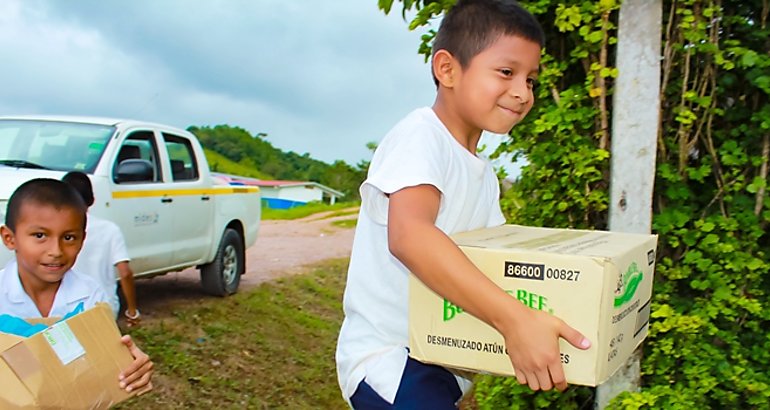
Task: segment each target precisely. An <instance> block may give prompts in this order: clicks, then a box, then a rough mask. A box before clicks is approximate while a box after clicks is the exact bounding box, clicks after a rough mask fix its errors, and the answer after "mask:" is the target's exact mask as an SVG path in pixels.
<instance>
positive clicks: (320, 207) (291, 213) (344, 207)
mask: <svg viewBox="0 0 770 410" xmlns="http://www.w3.org/2000/svg"><path fill="white" fill-rule="evenodd" d="M359 205H360V203H359V202H337V203H336V204H334V205H328V204H325V203H321V202H311V203H308V204H307V205H302V206H295V207H293V208H288V209H271V208H267V207H262V220H273V219H284V220H288V219H300V218H305V217H307V216H310V215H315V214H318V213H321V212H329V213H328V214H326V215H325V216H324V217H325V218H333V217H335V216H345V215H353V214H356V213H358V209H357V208H358V206H359ZM351 208H355V209H351Z"/></svg>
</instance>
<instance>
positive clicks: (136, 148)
mask: <svg viewBox="0 0 770 410" xmlns="http://www.w3.org/2000/svg"><path fill="white" fill-rule="evenodd" d="M129 159H133V160H136V159H140V160H144V161H146V162H147V163H149V165H150V166H151V167H152V177H150V178H149V179H146V180H132V181H130V182H159V181H160V179H161V172H160V166H159V163H158V148H157V146H156V145H155V137H154V135H153V133H152V131H136V132H133V133H132V134H131V135H129V136H128V138H126V139H125V141H123V145H121V147H120V150H119V151H118V157H117V159H116V160H115V165H114V166H113V180H115V182H118V183H121V182H119V181H118V178H117V175H118V172H117V171H118V166H120V164H121V163H122V162H123V161H125V160H129Z"/></svg>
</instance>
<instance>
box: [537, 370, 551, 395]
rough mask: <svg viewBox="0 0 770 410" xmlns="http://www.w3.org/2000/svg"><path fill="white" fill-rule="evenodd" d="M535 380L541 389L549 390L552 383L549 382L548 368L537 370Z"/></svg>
mask: <svg viewBox="0 0 770 410" xmlns="http://www.w3.org/2000/svg"><path fill="white" fill-rule="evenodd" d="M537 382H538V384H539V385H540V389H542V390H551V389H552V388H553V384H552V383H551V374H550V373H548V369H543V370H540V371H538V372H537Z"/></svg>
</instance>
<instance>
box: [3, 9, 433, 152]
mask: <svg viewBox="0 0 770 410" xmlns="http://www.w3.org/2000/svg"><path fill="white" fill-rule="evenodd" d="M424 31H425V30H423V31H422V32H424ZM422 32H409V31H408V29H407V23H406V22H404V21H403V20H402V19H401V15H400V12H399V11H398V10H395V9H394V11H393V12H392V14H391V15H389V16H385V15H384V14H383V13H382V12H381V11H380V10H378V9H377V1H376V0H335V1H333V2H331V1H329V2H323V3H319V2H316V1H310V0H305V1H299V0H295V1H284V0H260V1H251V0H202V1H196V2H190V1H188V0H163V1H157V0H134V1H102V0H68V1H59V0H4V1H2V2H0V55H2V57H3V58H2V61H3V63H2V64H0V89H2V90H3V92H2V93H0V113H2V114H35V113H40V114H79V115H102V116H109V117H129V118H136V119H145V120H149V121H155V122H160V123H166V124H170V125H174V126H178V127H182V128H186V127H187V126H190V125H196V126H203V125H217V124H229V125H233V126H239V127H242V128H245V129H247V130H249V131H251V132H252V133H257V132H266V133H268V137H267V139H268V140H269V141H271V142H272V143H273V144H274V145H276V146H277V147H279V148H281V149H284V150H293V151H295V152H298V153H300V154H302V153H305V152H308V153H310V155H311V156H313V157H314V158H318V159H321V160H323V161H326V162H332V161H334V160H336V159H342V160H345V161H346V162H348V163H350V164H355V163H357V162H358V161H359V160H361V159H368V158H369V157H370V155H371V153H370V152H369V150H368V149H367V148H366V143H367V142H369V141H379V140H380V139H381V138H382V137H383V136H384V134H385V133H386V132H387V131H388V130H389V129H390V127H392V126H393V125H394V124H395V123H396V122H397V121H398V120H399V119H400V118H401V117H403V116H404V115H405V114H406V113H408V112H409V111H411V110H412V109H414V108H416V107H419V106H425V105H430V104H431V103H432V102H433V98H434V92H435V90H434V86H433V82H432V79H431V76H430V72H429V67H428V65H426V64H425V63H424V62H423V61H424V60H423V57H422V56H420V55H418V54H417V47H418V46H419V42H420V35H421V34H422Z"/></svg>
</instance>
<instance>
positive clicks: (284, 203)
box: [215, 173, 345, 209]
mask: <svg viewBox="0 0 770 410" xmlns="http://www.w3.org/2000/svg"><path fill="white" fill-rule="evenodd" d="M215 175H216V176H217V177H218V178H222V179H223V180H225V181H227V182H228V183H229V184H230V185H249V186H258V187H259V189H260V191H261V193H262V202H263V203H264V204H265V205H266V206H267V207H268V208H272V209H288V208H293V207H295V206H302V205H305V204H307V203H308V202H313V201H317V202H325V203H328V204H330V205H334V203H336V202H337V199H338V198H342V197H344V196H345V194H343V193H342V192H340V191H337V190H335V189H332V188H329V187H328V186H326V185H322V184H319V183H318V182H312V181H279V180H264V179H254V178H246V177H239V176H235V175H226V174H217V173H215Z"/></svg>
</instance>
